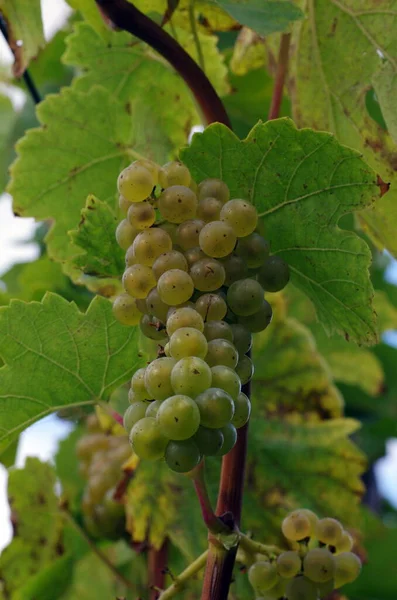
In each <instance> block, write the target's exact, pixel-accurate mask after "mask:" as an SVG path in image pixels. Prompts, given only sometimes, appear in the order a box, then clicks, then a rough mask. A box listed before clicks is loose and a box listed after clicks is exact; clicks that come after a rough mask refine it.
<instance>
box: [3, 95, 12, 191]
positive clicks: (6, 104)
mask: <svg viewBox="0 0 397 600" xmlns="http://www.w3.org/2000/svg"><path fill="white" fill-rule="evenodd" d="M15 119H16V114H15V111H14V108H13V106H12V102H11V100H10V99H9V98H7V96H0V156H4V154H5V153H6V152H7V150H8V146H9V138H10V137H11V133H12V130H13V128H14V123H15ZM0 160H1V159H0ZM2 163H3V161H2V160H1V162H0V166H2V167H3V168H2V169H1V170H0V189H1V190H3V189H4V186H5V184H6V181H7V170H6V167H7V166H8V163H7V164H2Z"/></svg>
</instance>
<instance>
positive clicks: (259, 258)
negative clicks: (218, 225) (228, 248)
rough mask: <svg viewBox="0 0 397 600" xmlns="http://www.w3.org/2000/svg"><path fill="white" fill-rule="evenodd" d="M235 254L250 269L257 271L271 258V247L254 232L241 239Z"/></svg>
mask: <svg viewBox="0 0 397 600" xmlns="http://www.w3.org/2000/svg"><path fill="white" fill-rule="evenodd" d="M235 252H236V254H237V256H240V257H241V258H242V259H243V260H244V261H245V264H246V265H247V267H248V268H249V269H256V268H259V267H261V265H262V263H263V260H264V259H265V258H266V257H267V256H269V252H270V246H269V242H267V241H266V240H265V239H264V238H263V237H262V236H261V235H259V233H255V232H254V233H251V234H250V235H247V237H244V238H240V239H239V241H238V243H237V246H236V250H235ZM265 289H266V288H265Z"/></svg>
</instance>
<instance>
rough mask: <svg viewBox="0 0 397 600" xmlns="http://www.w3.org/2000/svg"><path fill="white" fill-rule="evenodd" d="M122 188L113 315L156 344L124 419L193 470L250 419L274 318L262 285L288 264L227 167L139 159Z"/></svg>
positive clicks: (156, 452) (145, 447) (278, 280)
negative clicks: (202, 172)
mask: <svg viewBox="0 0 397 600" xmlns="http://www.w3.org/2000/svg"><path fill="white" fill-rule="evenodd" d="M118 191H119V194H120V197H119V206H120V209H121V210H122V211H124V213H126V218H125V219H124V220H122V221H121V223H120V224H119V226H118V228H117V231H116V239H117V242H118V244H119V245H120V246H121V248H123V249H124V250H126V270H125V271H124V274H123V278H122V282H123V287H124V290H125V293H123V294H121V295H120V296H118V297H117V298H116V299H115V300H114V303H113V312H114V316H115V317H116V318H117V319H118V320H119V321H120V322H121V323H123V324H125V325H137V324H138V323H139V326H140V329H141V331H142V333H143V334H144V335H145V336H146V337H147V338H149V339H151V340H155V341H156V342H157V344H158V347H159V357H158V358H157V359H156V360H154V361H153V362H151V363H150V364H149V365H148V366H147V367H146V368H143V369H140V370H138V371H137V372H136V373H135V374H134V376H133V378H132V381H131V389H130V395H129V399H130V403H131V405H130V406H129V407H128V409H127V411H126V413H125V415H124V425H125V428H126V430H127V432H128V433H129V436H130V441H131V444H132V447H133V449H134V451H135V453H136V454H137V455H138V456H139V457H141V458H145V459H161V458H163V457H164V458H165V461H166V463H167V464H168V466H169V467H170V468H171V469H173V470H174V471H177V472H187V471H190V470H191V469H193V468H194V467H195V466H196V465H197V464H198V463H199V462H200V460H201V458H202V456H212V455H218V456H222V455H224V454H226V453H228V452H229V451H230V450H231V449H232V448H233V446H234V444H235V442H236V439H237V432H236V429H237V428H239V427H242V426H243V425H244V424H245V423H246V422H247V421H248V419H249V416H250V409H251V407H250V401H249V399H248V397H247V396H246V395H245V394H244V393H243V392H242V391H241V386H242V385H244V384H247V383H248V382H249V381H250V379H251V378H252V375H253V370H254V368H253V364H252V361H251V359H250V357H249V355H248V354H249V352H250V349H251V345H252V333H255V332H260V331H263V330H264V329H265V328H266V327H267V326H268V325H269V323H270V321H271V318H272V309H271V306H270V304H269V303H268V302H267V301H266V300H265V291H271V292H274V291H278V290H280V289H282V288H283V287H284V286H285V285H286V284H287V282H288V280H289V270H288V265H287V264H286V263H285V262H284V261H283V260H282V259H281V258H279V257H278V256H270V255H269V252H270V248H269V243H268V242H267V241H266V240H265V239H264V238H263V237H262V236H261V235H260V234H259V233H257V231H256V228H257V224H258V214H257V211H256V209H255V207H254V206H253V205H252V204H251V203H250V202H248V201H246V200H242V199H230V192H229V189H228V187H227V185H226V184H225V183H224V182H223V181H221V180H219V179H205V180H203V181H201V182H200V183H199V184H198V185H196V183H195V182H194V181H193V180H192V178H191V175H190V172H189V170H188V169H187V167H186V166H185V165H183V164H182V163H180V162H170V163H167V164H166V165H164V166H163V167H161V168H160V167H159V166H157V165H156V164H154V163H153V162H151V161H148V160H137V161H135V162H134V163H132V164H131V165H130V166H129V167H127V168H126V169H124V170H123V171H122V172H121V173H120V175H119V178H118Z"/></svg>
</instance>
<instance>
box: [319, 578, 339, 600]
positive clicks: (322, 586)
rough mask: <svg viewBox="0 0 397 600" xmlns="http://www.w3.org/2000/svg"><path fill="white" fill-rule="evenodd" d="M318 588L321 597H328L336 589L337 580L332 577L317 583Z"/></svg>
mask: <svg viewBox="0 0 397 600" xmlns="http://www.w3.org/2000/svg"><path fill="white" fill-rule="evenodd" d="M316 588H317V594H318V596H319V598H324V599H325V598H328V596H330V595H331V594H332V592H333V591H334V589H335V580H334V579H330V580H329V581H326V582H325V583H317V584H316Z"/></svg>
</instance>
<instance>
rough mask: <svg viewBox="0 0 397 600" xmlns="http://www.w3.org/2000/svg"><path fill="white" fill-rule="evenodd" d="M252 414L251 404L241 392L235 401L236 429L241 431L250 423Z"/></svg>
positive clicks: (234, 422) (234, 423)
mask: <svg viewBox="0 0 397 600" xmlns="http://www.w3.org/2000/svg"><path fill="white" fill-rule="evenodd" d="M250 414H251V402H250V400H249V398H248V396H246V395H245V394H244V393H243V392H240V393H239V395H238V396H237V398H236V399H235V400H234V416H233V419H232V421H231V422H232V423H233V425H234V426H235V428H236V429H240V427H242V426H243V425H245V424H246V423H247V422H248V419H249V418H250Z"/></svg>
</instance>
